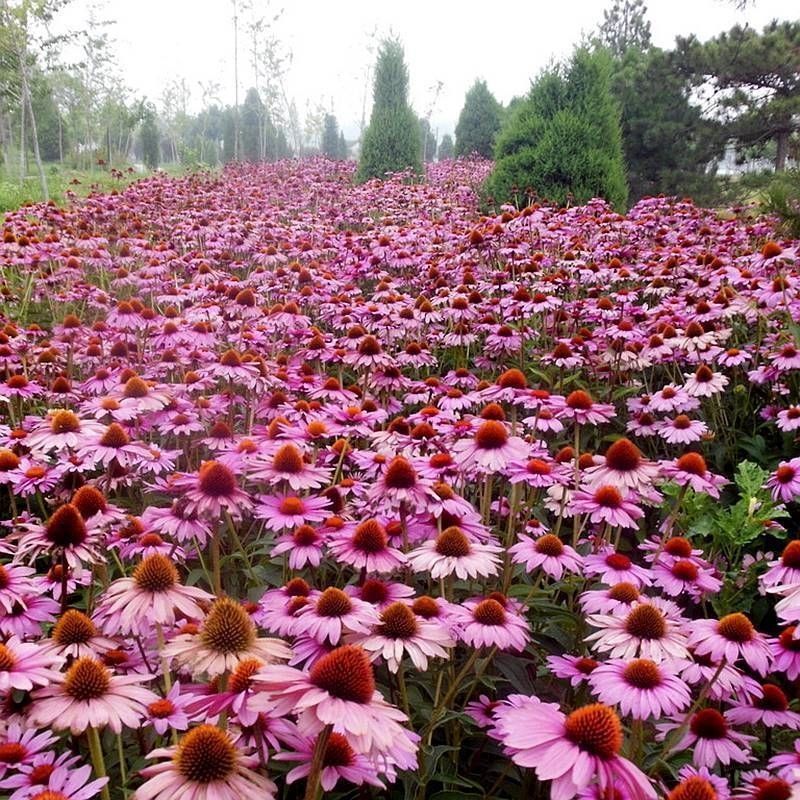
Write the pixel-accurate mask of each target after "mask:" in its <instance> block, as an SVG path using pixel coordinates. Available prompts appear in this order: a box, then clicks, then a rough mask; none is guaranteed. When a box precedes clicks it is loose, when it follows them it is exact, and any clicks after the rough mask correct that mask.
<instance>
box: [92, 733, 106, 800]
mask: <svg viewBox="0 0 800 800" xmlns="http://www.w3.org/2000/svg"><path fill="white" fill-rule="evenodd" d="M86 738H87V739H88V741H89V754H90V755H91V757H92V767H93V768H94V774H95V777H97V778H106V777H108V773H107V772H106V762H105V760H104V759H103V746H102V745H101V744H100V734H99V733H98V731H97V728H87V729H86ZM100 797H102V798H103V800H111V794H110V793H109V791H108V782H106V785H105V786H104V787H103V788H102V789H101V790H100Z"/></svg>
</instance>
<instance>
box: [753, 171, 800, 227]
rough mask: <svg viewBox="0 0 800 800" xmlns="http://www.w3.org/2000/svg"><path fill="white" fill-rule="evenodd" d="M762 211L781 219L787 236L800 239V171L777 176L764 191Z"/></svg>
mask: <svg viewBox="0 0 800 800" xmlns="http://www.w3.org/2000/svg"><path fill="white" fill-rule="evenodd" d="M761 209H762V210H763V211H764V213H765V214H774V215H775V216H777V217H778V219H780V221H781V227H782V229H783V232H784V233H785V234H786V236H788V237H790V238H792V239H800V170H797V169H794V170H789V171H787V172H783V173H780V174H779V175H776V176H775V177H774V178H773V179H772V180H771V181H770V183H769V184H768V185H767V187H766V189H765V190H764V193H763V197H762V201H761Z"/></svg>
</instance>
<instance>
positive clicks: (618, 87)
mask: <svg viewBox="0 0 800 800" xmlns="http://www.w3.org/2000/svg"><path fill="white" fill-rule="evenodd" d="M611 88H612V92H613V94H614V97H615V98H616V100H617V102H618V103H619V106H620V109H621V125H622V146H623V152H624V154H625V163H626V166H627V171H628V183H629V185H630V194H631V197H632V199H634V200H638V199H639V198H641V197H645V196H647V195H657V194H668V195H680V196H684V195H687V194H691V195H692V196H694V197H695V198H698V199H700V200H707V199H708V198H709V196H710V193H711V191H712V190H713V173H712V172H711V171H709V170H707V165H708V164H709V162H711V160H712V159H713V158H714V157H715V156H718V155H720V153H721V150H722V148H723V146H724V136H723V135H722V131H721V126H720V125H719V124H718V123H716V122H714V121H712V120H707V119H704V118H703V116H702V113H701V111H700V109H699V108H697V107H696V106H693V105H692V104H691V103H690V102H689V96H690V91H691V83H690V81H689V80H688V79H687V78H686V77H685V76H683V75H681V74H680V72H679V70H677V69H676V65H675V59H674V57H673V54H671V53H668V52H665V51H663V50H659V49H658V48H651V49H649V50H647V51H646V52H644V51H642V50H637V49H634V48H629V49H628V50H626V52H625V53H624V54H623V55H622V56H621V57H620V58H618V59H616V60H615V61H614V64H613V73H612V80H611Z"/></svg>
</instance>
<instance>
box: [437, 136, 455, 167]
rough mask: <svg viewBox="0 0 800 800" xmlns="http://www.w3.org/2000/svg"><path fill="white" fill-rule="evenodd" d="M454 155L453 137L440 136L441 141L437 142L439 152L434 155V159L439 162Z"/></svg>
mask: <svg viewBox="0 0 800 800" xmlns="http://www.w3.org/2000/svg"><path fill="white" fill-rule="evenodd" d="M454 155H455V147H454V146H453V137H452V136H451V135H450V134H449V133H446V134H445V135H444V136H442V141H441V142H439V152H438V153H437V154H436V157H437V158H438V159H439V161H444V160H446V159H448V158H452V157H453V156H454Z"/></svg>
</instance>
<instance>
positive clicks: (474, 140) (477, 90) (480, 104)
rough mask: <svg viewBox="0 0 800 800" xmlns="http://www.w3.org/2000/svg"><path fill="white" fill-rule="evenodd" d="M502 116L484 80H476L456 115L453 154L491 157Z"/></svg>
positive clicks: (501, 110)
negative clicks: (475, 154)
mask: <svg viewBox="0 0 800 800" xmlns="http://www.w3.org/2000/svg"><path fill="white" fill-rule="evenodd" d="M502 113H503V109H502V106H501V105H500V103H498V102H497V100H496V99H495V97H494V95H493V94H492V93H491V92H490V91H489V87H488V86H487V85H486V81H481V80H476V81H475V83H473V84H472V86H471V87H470V89H469V91H468V92H467V94H466V96H465V97H464V107H463V108H462V109H461V113H460V114H459V115H458V123H457V124H456V147H455V153H456V155H457V156H469V155H472V154H473V153H477V154H478V155H481V156H483V157H484V158H491V157H492V153H493V151H494V141H495V138H496V137H497V132H498V131H499V130H500V124H501V120H502Z"/></svg>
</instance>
